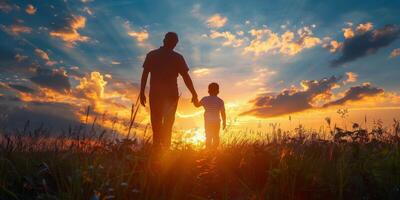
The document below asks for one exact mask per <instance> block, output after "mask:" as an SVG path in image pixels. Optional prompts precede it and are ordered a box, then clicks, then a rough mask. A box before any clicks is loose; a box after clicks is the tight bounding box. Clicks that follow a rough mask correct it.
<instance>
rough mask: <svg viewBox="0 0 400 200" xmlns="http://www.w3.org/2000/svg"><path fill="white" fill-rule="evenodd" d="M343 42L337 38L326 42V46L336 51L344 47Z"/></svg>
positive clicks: (332, 51) (331, 50) (333, 51)
mask: <svg viewBox="0 0 400 200" xmlns="http://www.w3.org/2000/svg"><path fill="white" fill-rule="evenodd" d="M342 46H343V44H342V43H341V42H338V41H336V40H332V41H330V42H329V44H324V46H323V47H324V48H327V49H329V51H330V52H331V53H336V52H338V51H339V50H340V49H341V48H342Z"/></svg>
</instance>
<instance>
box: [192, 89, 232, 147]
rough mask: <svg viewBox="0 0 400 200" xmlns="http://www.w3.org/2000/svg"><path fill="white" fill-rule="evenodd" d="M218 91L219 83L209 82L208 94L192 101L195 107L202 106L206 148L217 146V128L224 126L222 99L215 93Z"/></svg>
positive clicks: (224, 115) (224, 117)
mask: <svg viewBox="0 0 400 200" xmlns="http://www.w3.org/2000/svg"><path fill="white" fill-rule="evenodd" d="M218 93H219V85H218V84H217V83H210V84H209V85H208V94H210V95H209V96H206V97H203V98H202V99H201V100H200V102H199V101H198V100H197V99H196V100H195V101H194V102H193V103H194V105H195V106H196V107H200V106H203V107H204V110H205V111H204V128H205V131H206V148H207V149H210V148H217V147H218V145H219V129H220V126H221V118H220V115H221V117H222V128H223V129H225V127H226V114H225V105H224V101H223V100H222V99H220V98H219V97H218V96H217V95H218Z"/></svg>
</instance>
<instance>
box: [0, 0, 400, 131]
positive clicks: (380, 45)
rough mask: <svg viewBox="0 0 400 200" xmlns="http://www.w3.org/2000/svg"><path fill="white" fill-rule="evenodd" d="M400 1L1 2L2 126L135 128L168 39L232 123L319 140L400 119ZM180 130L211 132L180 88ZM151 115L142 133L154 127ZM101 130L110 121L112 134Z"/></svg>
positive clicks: (143, 119)
mask: <svg viewBox="0 0 400 200" xmlns="http://www.w3.org/2000/svg"><path fill="white" fill-rule="evenodd" d="M399 9H400V2H399V1H395V0H393V1H389V0H381V1H373V0H365V1H354V2H352V3H351V4H350V3H349V2H348V1H342V0H336V1H313V0H291V1H289V0H284V1H265V0H264V1H252V0H249V1H245V2H243V1H212V0H210V1H207V0H206V1H190V0H185V1H178V0H164V1H145V0H143V1H140V0H135V1H124V0H119V1H109V0H74V1H72V0H64V1H58V0H54V1H53V0H52V1H41V0H37V1H28V0H24V1H22V0H21V1H18V0H16V1H5V0H0V19H1V20H0V107H1V110H2V112H1V113H2V114H1V115H0V122H1V124H2V126H3V127H9V128H11V129H12V128H15V127H22V126H24V124H25V123H26V121H27V120H30V123H32V124H36V125H37V124H41V123H42V122H43V123H44V124H47V125H48V126H50V127H52V128H53V129H65V128H66V127H68V125H70V124H76V123H79V122H82V121H85V120H86V118H85V116H86V114H85V112H86V111H87V107H88V106H90V111H91V112H92V114H93V119H92V120H94V118H96V116H97V117H98V121H97V123H98V124H99V125H100V126H104V127H107V128H111V127H113V126H114V125H113V122H115V120H117V121H119V122H121V132H124V129H123V127H125V128H126V120H129V118H130V114H131V107H132V104H134V103H135V102H136V99H137V96H138V88H139V81H140V76H141V72H142V64H143V61H144V58H145V56H146V54H147V53H148V52H149V51H150V50H152V49H156V48H159V47H160V46H162V39H163V37H164V34H165V33H166V32H168V31H173V32H176V33H177V34H178V35H179V43H178V45H177V47H176V49H175V50H176V51H177V52H179V53H180V54H182V55H183V56H184V58H185V60H186V62H187V63H188V65H189V68H190V75H191V77H192V79H193V82H194V85H195V88H196V90H197V91H198V93H199V96H200V97H202V96H206V95H207V85H208V84H209V83H210V82H217V83H219V84H220V95H219V96H220V97H221V98H222V99H223V100H224V102H225V106H226V109H227V114H228V123H230V124H232V125H234V126H237V127H247V126H251V124H252V125H253V126H256V127H264V125H265V126H268V124H269V125H271V124H273V123H279V124H280V125H282V126H285V127H290V126H291V123H292V122H293V123H296V124H305V125H308V126H310V127H316V128H318V127H319V126H321V124H323V123H325V121H326V117H329V118H334V119H335V120H338V123H340V119H341V118H340V114H338V113H337V111H338V110H339V109H342V110H343V109H344V110H347V111H348V114H347V115H348V116H349V121H350V122H354V121H366V120H365V119H366V118H367V117H366V116H368V119H371V120H368V121H370V122H371V123H372V122H373V121H375V120H378V119H382V120H383V121H387V122H391V120H392V119H393V118H398V117H400V113H399V111H400V110H399V109H400V96H399V95H400V89H399V84H400V78H398V77H399V75H400V40H399V38H400V15H398V10H399ZM179 88H180V92H181V98H180V103H179V108H178V112H177V118H176V123H175V127H176V129H177V130H188V129H196V128H200V127H201V126H202V110H201V109H197V108H194V107H193V106H192V105H191V103H190V93H189V92H188V90H187V89H186V88H185V86H184V84H183V82H182V81H181V80H180V81H179ZM148 112H149V108H148V107H145V108H144V107H141V108H140V109H139V111H138V116H137V120H136V122H137V124H136V125H135V126H137V127H138V128H140V127H142V128H143V127H145V126H146V125H147V124H148V123H149V117H148V115H149V114H148ZM100 118H101V119H102V120H101V122H100Z"/></svg>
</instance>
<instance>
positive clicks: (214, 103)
mask: <svg viewBox="0 0 400 200" xmlns="http://www.w3.org/2000/svg"><path fill="white" fill-rule="evenodd" d="M200 105H202V106H203V107H204V110H205V111H204V122H205V123H220V121H221V118H220V112H221V111H224V110H225V106H224V101H223V100H222V99H220V98H219V97H218V96H206V97H203V98H202V99H201V100H200Z"/></svg>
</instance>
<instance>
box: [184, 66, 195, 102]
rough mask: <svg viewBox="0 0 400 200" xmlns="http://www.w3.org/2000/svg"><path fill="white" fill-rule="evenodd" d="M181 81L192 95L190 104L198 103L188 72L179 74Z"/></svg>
mask: <svg viewBox="0 0 400 200" xmlns="http://www.w3.org/2000/svg"><path fill="white" fill-rule="evenodd" d="M181 76H182V78H183V81H184V82H185V85H186V87H187V88H188V89H189V91H190V93H192V102H196V101H198V99H197V93H196V90H195V89H194V87H193V81H192V79H191V78H190V76H189V73H188V72H184V73H181Z"/></svg>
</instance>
